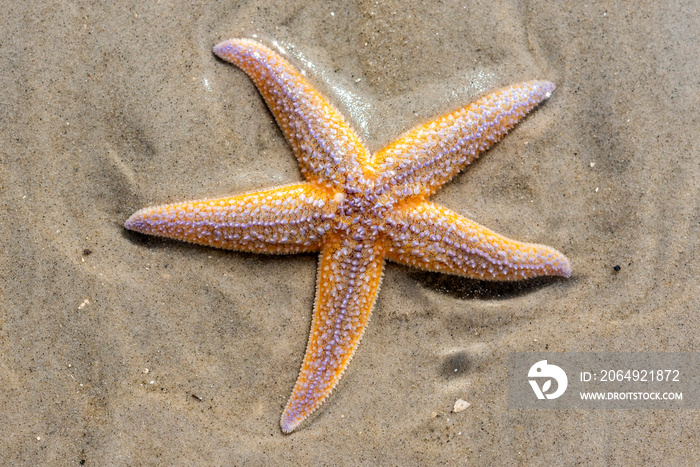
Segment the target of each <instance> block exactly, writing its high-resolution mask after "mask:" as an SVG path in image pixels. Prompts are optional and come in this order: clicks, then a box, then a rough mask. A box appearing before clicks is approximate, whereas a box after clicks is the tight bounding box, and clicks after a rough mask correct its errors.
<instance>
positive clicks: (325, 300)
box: [125, 39, 571, 433]
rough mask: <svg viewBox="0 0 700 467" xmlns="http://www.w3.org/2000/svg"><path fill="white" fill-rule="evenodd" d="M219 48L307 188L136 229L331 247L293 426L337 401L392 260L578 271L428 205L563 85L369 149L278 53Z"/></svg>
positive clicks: (155, 216)
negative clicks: (245, 80)
mask: <svg viewBox="0 0 700 467" xmlns="http://www.w3.org/2000/svg"><path fill="white" fill-rule="evenodd" d="M214 53H215V54H216V55H218V56H219V57H220V58H222V59H223V60H226V61H228V62H231V63H233V64H235V65H237V66H238V67H239V68H241V69H242V70H243V71H244V72H245V73H247V74H248V76H250V78H251V79H252V80H253V82H254V83H255V85H256V86H257V88H258V90H259V91H260V93H261V94H262V96H263V98H264V99H265V102H266V103H267V105H268V106H269V108H270V110H271V111H272V114H273V115H274V117H275V118H276V119H277V123H278V124H279V126H280V128H281V129H282V132H283V133H284V136H285V138H286V139H287V141H288V142H289V144H290V145H291V146H292V149H293V150H294V154H295V155H296V157H297V159H298V160H299V164H300V166H301V172H302V174H303V176H304V178H305V179H306V182H303V183H296V184H292V185H287V186H283V187H280V188H275V189H271V190H267V191H261V192H256V193H248V194H243V195H239V196H234V197H231V198H222V199H213V200H203V201H192V202H186V203H181V204H171V205H165V206H156V207H149V208H145V209H142V210H140V211H138V212H136V213H135V214H134V215H132V216H131V217H130V218H129V219H128V220H127V221H126V224H125V226H126V228H127V229H131V230H136V231H138V232H142V233H146V234H151V235H160V236H163V237H169V238H175V239H179V240H184V241H188V242H192V243H198V244H201V245H208V246H213V247H218V248H227V249H232V250H239V251H250V252H258V253H295V252H320V260H319V266H318V278H317V281H318V282H317V288H316V303H315V305H314V315H313V323H312V325H311V335H310V336H309V341H308V346H307V348H306V355H305V357H304V362H303V364H302V367H301V371H300V373H299V378H298V380H297V382H296V385H295V386H294V390H293V392H292V395H291V397H290V399H289V402H288V403H287V407H286V408H285V409H284V412H283V414H282V420H281V427H282V430H283V431H284V432H286V433H289V432H291V431H292V430H294V429H295V428H297V427H298V426H299V424H300V423H301V422H302V421H303V420H304V419H305V418H307V417H308V416H309V415H310V414H311V413H312V412H314V411H315V410H316V409H317V408H318V407H319V406H320V405H321V404H322V403H323V401H324V400H325V399H326V397H328V395H329V394H330V393H331V391H332V390H333V388H334V387H335V385H336V384H337V383H338V381H339V380H340V378H341V376H342V374H343V372H344V371H345V368H346V367H347V366H348V363H350V360H351V359H352V356H353V353H354V352H355V349H356V348H357V345H358V343H359V342H360V339H361V338H362V334H363V332H364V330H365V327H366V325H367V322H368V321H369V318H370V314H371V312H372V308H373V306H374V302H375V300H376V298H377V292H378V291H379V285H380V282H381V280H382V268H383V265H384V261H385V259H388V260H391V261H395V262H397V263H401V264H408V265H411V266H416V267H419V268H422V269H428V270H431V271H439V272H444V273H449V274H458V275H461V276H466V277H471V278H477V279H489V280H516V279H524V278H528V277H535V276H543V275H554V276H564V277H569V275H570V274H571V267H570V266H569V261H568V260H567V259H566V257H565V256H564V255H563V254H561V253H559V252H558V251H556V250H554V249H553V248H549V247H547V246H543V245H534V244H529V243H520V242H516V241H514V240H509V239H507V238H504V237H502V236H500V235H498V234H496V233H494V232H492V231H490V230H488V229H486V228H485V227H482V226H480V225H478V224H476V223H474V222H472V221H470V220H468V219H465V218H464V217H462V216H460V215H459V214H457V213H455V212H453V211H450V210H449V209H446V208H444V207H441V206H438V205H435V204H433V203H430V202H429V201H427V198H428V196H430V195H431V194H432V193H434V192H435V191H436V190H437V189H438V188H440V186H442V185H443V184H444V183H446V182H447V181H448V180H450V179H451V178H452V177H453V176H454V175H456V174H457V173H458V172H459V171H460V170H462V169H463V168H464V167H465V166H466V165H468V164H469V163H470V162H472V161H473V160H474V159H475V158H476V157H477V156H478V155H479V154H480V153H481V152H483V151H485V150H486V149H487V148H488V147H490V146H491V145H493V144H494V143H496V142H497V141H498V140H500V139H501V137H503V135H505V134H506V132H507V131H508V130H509V129H510V128H512V127H513V126H514V125H515V124H516V123H517V122H518V121H519V120H520V119H521V118H522V117H524V116H525V114H526V113H527V112H529V111H530V110H532V109H533V108H534V107H535V106H537V104H538V103H540V102H541V101H542V100H544V99H546V98H548V97H549V96H550V94H551V93H552V91H553V90H554V84H552V83H550V82H547V81H531V82H527V83H522V84H517V85H513V86H509V87H507V88H504V89H501V90H500V91H496V92H494V93H492V94H489V95H487V96H484V97H482V98H481V99H479V100H477V101H476V102H474V103H472V104H470V105H468V106H466V107H463V108H460V109H458V110H456V111H454V112H451V113H448V114H447V115H445V116H443V117H440V118H438V119H437V120H434V121H431V122H429V123H427V124H425V125H423V126H421V127H419V128H416V129H415V130H413V131H411V132H409V133H407V134H406V135H404V136H403V137H401V138H400V139H398V140H397V141H395V142H394V143H392V144H390V145H389V146H388V147H386V148H384V149H383V150H381V151H379V153H377V154H375V155H374V156H372V155H370V154H369V153H368V152H367V151H366V150H365V149H364V147H363V145H362V143H361V142H360V141H359V139H358V137H357V136H356V135H355V133H354V132H353V131H352V129H351V128H350V127H349V126H348V124H347V123H345V121H344V120H343V118H342V117H341V116H340V114H339V113H338V112H337V111H336V110H335V109H334V108H333V107H332V106H331V105H330V104H329V103H328V102H327V101H326V100H325V99H324V98H323V97H321V96H320V95H319V94H318V93H317V92H316V91H315V90H314V89H313V88H312V86H311V85H310V84H309V83H308V82H307V81H306V79H305V78H304V77H303V76H302V75H301V74H300V73H299V72H298V71H297V70H295V69H294V68H293V67H292V66H291V65H290V64H289V63H288V62H287V61H286V60H284V59H283V58H282V57H281V56H280V55H278V54H277V53H275V52H273V51H272V50H271V49H269V48H267V47H265V46H264V45H261V44H259V43H257V42H255V41H253V40H246V39H235V40H230V41H227V42H223V43H221V44H219V45H217V46H216V47H215V48H214Z"/></svg>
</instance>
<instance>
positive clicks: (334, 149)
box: [214, 39, 368, 188]
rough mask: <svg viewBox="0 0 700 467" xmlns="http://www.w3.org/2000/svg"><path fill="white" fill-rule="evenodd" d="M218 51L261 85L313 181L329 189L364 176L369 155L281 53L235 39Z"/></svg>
mask: <svg viewBox="0 0 700 467" xmlns="http://www.w3.org/2000/svg"><path fill="white" fill-rule="evenodd" d="M214 53H215V54H216V55H218V56H219V57H220V58H222V59H223V60H226V61H228V62H231V63H233V64H235V65H237V66H238V67H239V68H240V69H241V70H243V71H244V72H245V73H246V74H247V75H248V76H250V79H251V80H253V82H254V83H255V86H257V88H258V90H259V91H260V94H262V96H263V98H264V99H265V102H266V103H267V106H268V107H269V108H270V111H271V112H272V115H274V117H275V119H276V120H277V123H278V125H279V127H280V129H281V130H282V133H284V137H285V138H286V139H287V141H289V144H290V145H291V146H292V149H293V150H294V154H295V155H296V156H297V159H298V160H299V164H300V166H301V172H302V174H303V175H304V177H305V178H306V179H307V180H309V181H315V182H318V183H323V184H325V185H326V186H328V187H329V188H330V187H331V186H333V187H336V188H338V187H342V186H345V184H346V183H347V182H352V181H356V180H357V179H358V178H360V177H361V176H362V170H363V169H362V167H363V166H365V165H366V164H367V161H368V155H367V153H366V151H365V149H364V147H363V145H362V143H361V142H360V140H359V139H358V138H357V136H356V135H355V133H354V132H353V131H352V129H350V127H349V126H348V125H347V123H345V121H344V120H343V118H342V117H341V116H340V114H339V113H338V112H337V111H336V110H335V109H334V108H333V106H331V105H330V104H329V103H328V102H327V101H326V100H325V99H324V98H323V97H322V96H321V95H320V94H318V93H317V92H316V90H315V89H314V88H313V87H311V85H310V84H309V83H308V82H307V81H306V79H305V78H304V77H303V76H302V75H301V74H300V73H299V72H298V71H297V70H296V69H295V68H294V67H292V66H291V65H290V64H289V63H288V62H287V61H286V60H285V59H283V58H282V57H281V56H280V55H279V54H277V53H275V52H273V51H272V50H271V49H269V48H268V47H265V46H264V45H262V44H260V43H258V42H255V41H252V40H249V39H233V40H229V41H226V42H222V43H221V44H219V45H217V46H216V47H214Z"/></svg>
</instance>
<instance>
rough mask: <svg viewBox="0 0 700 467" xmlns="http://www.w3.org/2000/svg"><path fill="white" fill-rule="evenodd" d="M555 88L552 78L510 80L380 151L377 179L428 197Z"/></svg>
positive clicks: (394, 188)
mask: <svg viewBox="0 0 700 467" xmlns="http://www.w3.org/2000/svg"><path fill="white" fill-rule="evenodd" d="M553 90H554V84H553V83H550V82H549V81H530V82H527V83H522V84H516V85H513V86H508V87H506V88H503V89H501V90H499V91H496V92H493V93H491V94H488V95H486V96H484V97H482V98H481V99H478V100H477V101H475V102H473V103H471V104H469V105H468V106H466V107H462V108H461V109H459V110H456V111H454V112H452V113H448V114H447V115H444V116H442V117H440V118H438V119H437V120H433V121H432V122H429V123H426V124H425V125H423V126H420V127H418V128H416V129H414V130H413V131H411V132H409V133H408V134H406V135H405V136H403V137H402V138H399V139H398V140H396V141H395V142H393V143H391V144H390V145H389V146H387V147H386V148H384V149H382V150H381V151H380V152H379V153H377V155H376V156H375V158H374V161H373V166H374V169H375V171H376V172H377V173H379V174H380V175H379V176H378V181H377V185H378V186H381V185H385V186H387V187H391V191H392V192H394V193H395V194H397V195H398V196H399V197H400V198H407V197H413V196H416V195H419V196H421V197H422V199H425V198H426V197H427V196H429V195H431V194H432V193H434V192H435V191H436V190H437V189H438V188H440V187H441V186H442V185H443V184H445V183H446V182H447V181H448V180H450V179H451V178H452V177H454V176H455V175H456V174H457V173H458V172H459V171H460V170H462V169H463V168H464V167H466V166H467V165H468V164H470V163H471V162H472V161H473V160H474V159H476V158H477V157H478V156H479V154H481V153H482V152H484V151H485V150H486V149H488V148H489V147H490V146H491V145H493V144H494V143H496V142H497V141H499V140H500V139H501V138H502V137H503V136H504V135H505V134H506V133H507V132H508V130H510V129H511V128H513V127H514V126H515V124H516V123H518V121H520V120H521V119H522V118H523V117H524V116H525V114H527V113H528V112H529V111H530V110H532V109H533V108H535V107H536V106H537V104H539V103H540V102H542V101H543V100H544V99H546V98H548V97H549V96H550V95H551V93H552V91H553Z"/></svg>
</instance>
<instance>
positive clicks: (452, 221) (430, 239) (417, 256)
mask: <svg viewBox="0 0 700 467" xmlns="http://www.w3.org/2000/svg"><path fill="white" fill-rule="evenodd" d="M387 224H388V226H389V227H388V228H387V231H386V236H387V239H388V240H387V246H386V249H387V251H386V255H387V256H386V257H387V259H389V260H391V261H395V262H397V263H403V264H407V265H410V266H415V267H419V268H421V269H428V270H431V271H438V272H444V273H449V274H458V275H460V276H466V277H471V278H474V279H488V280H497V281H504V280H517V279H525V278H529V277H536V276H564V277H569V276H570V275H571V266H570V265H569V260H568V259H567V258H566V256H564V255H563V254H561V253H560V252H558V251H557V250H555V249H554V248H550V247H548V246H544V245H536V244H532V243H521V242H517V241H515V240H510V239H508V238H505V237H502V236H500V235H498V234H497V233H495V232H492V231H491V230H489V229H487V228H486V227H482V226H480V225H478V224H476V223H474V222H472V221H470V220H469V219H466V218H464V217H462V216H460V215H459V214H457V213H455V212H453V211H451V210H449V209H447V208H443V207H441V206H439V205H437V204H433V203H429V202H422V203H408V204H406V205H405V206H403V207H402V208H401V209H398V210H397V211H396V212H395V213H393V214H392V215H391V216H390V218H389V219H387Z"/></svg>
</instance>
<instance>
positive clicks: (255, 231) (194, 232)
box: [124, 183, 337, 253]
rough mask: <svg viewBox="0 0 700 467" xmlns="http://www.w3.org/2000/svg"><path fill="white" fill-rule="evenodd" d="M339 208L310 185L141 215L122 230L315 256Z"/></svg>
mask: <svg viewBox="0 0 700 467" xmlns="http://www.w3.org/2000/svg"><path fill="white" fill-rule="evenodd" d="M336 208H337V203H336V202H335V201H334V200H333V197H332V196H330V195H329V194H328V192H327V191H325V190H323V189H320V188H318V187H315V186H314V185H312V184H310V183H300V184H296V185H288V186H284V187H280V188H276V189H273V190H268V191H260V192H257V193H248V194H244V195H239V196H234V197H232V198H221V199H212V200H203V201H190V202H186V203H177V204H167V205H162V206H154V207H148V208H144V209H141V210H140V211H137V212H136V213H134V214H133V215H132V216H131V217H130V218H129V219H128V220H127V221H126V223H125V224H124V226H125V227H126V228H127V229H130V230H135V231H137V232H141V233H145V234H149V235H159V236H161V237H168V238H174V239H177V240H183V241H186V242H191V243H197V244H199V245H206V246H213V247H217V248H225V249H229V250H240V251H250V252H256V253H296V252H305V251H318V250H319V249H320V245H321V237H322V236H323V234H324V233H325V232H326V231H328V230H329V229H330V228H331V225H330V219H331V218H332V217H333V213H334V211H335V210H336Z"/></svg>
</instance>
